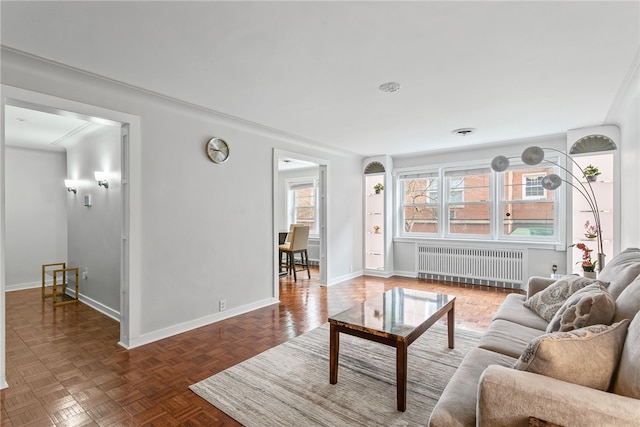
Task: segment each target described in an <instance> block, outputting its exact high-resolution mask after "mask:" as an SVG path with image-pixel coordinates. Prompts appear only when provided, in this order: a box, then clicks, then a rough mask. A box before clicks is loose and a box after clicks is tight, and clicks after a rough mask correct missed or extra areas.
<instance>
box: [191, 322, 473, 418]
mask: <svg viewBox="0 0 640 427" xmlns="http://www.w3.org/2000/svg"><path fill="white" fill-rule="evenodd" d="M479 339H480V334H479V333H477V332H472V331H466V330H462V329H457V330H456V331H455V348H454V349H449V348H448V346H447V329H446V325H445V324H442V323H440V322H439V323H436V324H435V325H433V326H432V327H431V328H430V329H429V330H428V331H427V332H425V333H424V334H423V335H422V336H421V337H420V338H419V339H418V340H416V341H415V342H414V343H413V344H411V346H409V352H408V383H407V410H406V411H405V412H399V411H397V410H396V373H395V366H396V363H395V361H396V356H395V348H393V347H388V346H385V345H382V344H378V343H375V342H371V341H367V340H364V339H360V338H356V337H352V336H349V335H345V334H340V355H339V367H338V383H337V384H335V385H331V384H329V325H328V323H327V324H324V325H322V326H321V327H319V328H317V329H314V330H312V331H310V332H308V333H306V334H304V335H301V336H299V337H296V338H294V339H292V340H291V341H288V342H286V343H284V344H281V345H279V346H277V347H274V348H272V349H270V350H267V351H265V352H263V353H261V354H259V355H257V356H255V357H253V358H251V359H248V360H246V361H244V362H242V363H240V364H238V365H235V366H233V367H231V368H229V369H227V370H225V371H223V372H220V373H218V374H216V375H213V376H211V377H209V378H207V379H205V380H203V381H200V382H199V383H197V384H194V385H192V386H190V389H191V390H193V391H194V392H195V393H197V394H198V395H199V396H201V397H202V398H204V399H205V400H207V401H208V402H209V403H211V404H212V405H214V406H216V407H217V408H219V409H220V410H222V411H223V412H225V413H226V414H227V415H229V416H231V417H232V418H234V419H235V420H237V421H238V422H240V423H242V424H244V425H245V426H248V427H252V426H260V427H264V426H417V425H426V424H427V421H428V420H429V415H430V414H431V411H432V410H433V407H434V406H435V404H436V402H437V401H438V398H439V397H440V394H441V393H442V391H443V389H444V387H445V386H446V384H447V382H448V381H449V379H450V378H451V376H452V375H453V373H454V372H455V370H456V368H457V367H458V365H459V364H460V362H461V360H462V358H463V357H464V355H465V354H466V353H467V351H469V350H470V349H471V348H473V347H475V346H476V344H477V343H478V340H479Z"/></svg>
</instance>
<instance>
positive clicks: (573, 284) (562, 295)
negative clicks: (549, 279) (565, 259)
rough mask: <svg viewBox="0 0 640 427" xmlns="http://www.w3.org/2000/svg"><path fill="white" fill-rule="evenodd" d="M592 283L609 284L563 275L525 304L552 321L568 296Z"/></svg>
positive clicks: (548, 320) (605, 285)
mask: <svg viewBox="0 0 640 427" xmlns="http://www.w3.org/2000/svg"><path fill="white" fill-rule="evenodd" d="M592 283H599V284H601V285H602V286H604V287H605V288H606V287H607V286H608V283H605V282H600V281H599V280H595V279H587V278H586V277H582V276H575V275H571V276H562V277H561V278H560V279H558V280H557V281H555V282H554V283H552V284H551V285H549V286H548V287H547V288H545V289H544V290H542V291H540V292H538V293H537V294H534V295H533V296H532V297H531V298H529V299H528V300H526V301H525V302H524V306H525V307H528V308H530V309H532V310H533V311H535V312H536V313H538V316H540V317H542V318H543V319H544V320H546V321H547V322H551V319H553V316H554V315H555V314H556V312H557V311H558V310H559V309H560V307H562V304H564V302H565V301H566V300H567V298H569V297H570V296H571V295H573V294H574V293H575V292H576V291H578V290H580V289H582V288H584V287H586V286H589V285H591V284H592Z"/></svg>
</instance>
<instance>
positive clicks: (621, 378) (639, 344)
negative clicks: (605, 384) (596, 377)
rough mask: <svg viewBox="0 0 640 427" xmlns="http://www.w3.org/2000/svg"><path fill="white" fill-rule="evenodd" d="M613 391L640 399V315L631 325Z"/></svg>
mask: <svg viewBox="0 0 640 427" xmlns="http://www.w3.org/2000/svg"><path fill="white" fill-rule="evenodd" d="M613 391H614V393H616V394H621V395H623V396H627V397H633V398H635V399H640V314H637V315H636V317H634V318H633V321H631V324H630V325H629V330H628V331H627V339H626V341H625V343H624V347H623V348H622V355H621V356H620V363H619V364H618V373H617V375H616V378H615V381H614V384H613Z"/></svg>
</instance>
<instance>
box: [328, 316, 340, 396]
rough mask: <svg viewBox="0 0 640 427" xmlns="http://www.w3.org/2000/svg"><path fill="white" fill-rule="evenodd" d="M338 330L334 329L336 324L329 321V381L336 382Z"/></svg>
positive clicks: (338, 347) (338, 345)
mask: <svg viewBox="0 0 640 427" xmlns="http://www.w3.org/2000/svg"><path fill="white" fill-rule="evenodd" d="M339 334H340V332H338V331H337V330H336V326H335V325H334V324H333V323H331V324H330V325H329V383H330V384H336V383H337V382H338V351H339V349H340V335H339Z"/></svg>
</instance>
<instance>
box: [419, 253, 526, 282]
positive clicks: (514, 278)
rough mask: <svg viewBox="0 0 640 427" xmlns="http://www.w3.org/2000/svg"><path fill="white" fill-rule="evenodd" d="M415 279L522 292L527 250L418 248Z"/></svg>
mask: <svg viewBox="0 0 640 427" xmlns="http://www.w3.org/2000/svg"><path fill="white" fill-rule="evenodd" d="M417 257H418V259H417V266H418V277H421V278H425V279H434V280H444V281H450V282H460V283H469V284H479V285H488V286H497V287H501V288H515V289H524V280H525V278H526V277H527V274H526V273H527V271H526V270H527V265H528V264H527V250H526V249H483V248H456V247H441V246H429V245H422V244H418V245H417Z"/></svg>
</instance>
